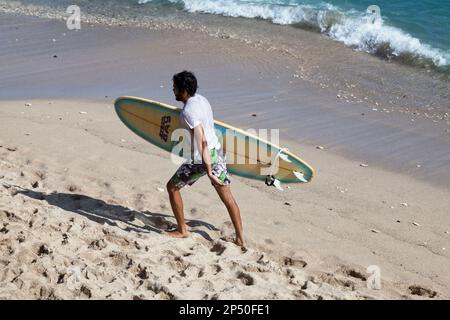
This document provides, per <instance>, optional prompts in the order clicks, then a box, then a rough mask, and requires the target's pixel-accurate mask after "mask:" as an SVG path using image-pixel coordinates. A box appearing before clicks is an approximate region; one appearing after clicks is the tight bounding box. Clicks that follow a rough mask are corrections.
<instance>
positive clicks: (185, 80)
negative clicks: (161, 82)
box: [172, 70, 198, 97]
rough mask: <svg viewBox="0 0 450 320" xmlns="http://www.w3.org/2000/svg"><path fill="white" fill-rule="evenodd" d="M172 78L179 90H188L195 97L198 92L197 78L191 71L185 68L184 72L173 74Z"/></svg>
mask: <svg viewBox="0 0 450 320" xmlns="http://www.w3.org/2000/svg"><path fill="white" fill-rule="evenodd" d="M172 80H173V83H174V84H175V86H176V87H177V88H178V90H180V91H183V90H186V91H187V93H188V94H189V95H190V96H191V97H193V96H194V95H195V93H196V92H197V88H198V85H197V78H196V77H195V76H194V74H193V73H192V72H190V71H186V70H185V71H183V72H180V73H177V74H175V75H174V76H173V79H172Z"/></svg>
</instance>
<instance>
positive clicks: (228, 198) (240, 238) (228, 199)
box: [215, 185, 244, 246]
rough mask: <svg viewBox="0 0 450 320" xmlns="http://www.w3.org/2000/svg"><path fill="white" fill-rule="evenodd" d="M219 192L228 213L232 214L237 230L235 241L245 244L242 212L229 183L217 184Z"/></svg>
mask: <svg viewBox="0 0 450 320" xmlns="http://www.w3.org/2000/svg"><path fill="white" fill-rule="evenodd" d="M215 188H216V191H217V194H218V195H219V197H220V199H221V200H222V202H223V203H224V204H225V207H227V210H228V214H229V215H230V218H231V221H232V222H233V225H234V229H235V230H236V239H235V243H236V244H237V245H238V246H243V245H244V231H243V229H242V220H241V212H240V210H239V207H238V205H237V203H236V200H234V197H233V194H232V193H231V189H230V186H229V185H222V186H215Z"/></svg>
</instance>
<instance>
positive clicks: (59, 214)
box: [0, 100, 450, 299]
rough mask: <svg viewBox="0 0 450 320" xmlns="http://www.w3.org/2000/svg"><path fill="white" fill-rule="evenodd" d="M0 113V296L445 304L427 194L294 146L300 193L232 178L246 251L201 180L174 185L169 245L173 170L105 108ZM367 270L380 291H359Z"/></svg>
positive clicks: (436, 216)
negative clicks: (175, 233)
mask: <svg viewBox="0 0 450 320" xmlns="http://www.w3.org/2000/svg"><path fill="white" fill-rule="evenodd" d="M25 103H31V106H25ZM86 106H89V109H88V111H87V113H86V114H85V113H83V112H84V111H85V110H87V109H86ZM0 108H1V109H0V110H1V113H0V116H1V119H2V127H1V129H0V134H1V137H2V141H1V143H0V145H1V148H0V156H1V163H0V166H1V175H0V177H1V183H2V185H1V186H0V195H1V198H2V200H1V207H0V213H1V224H2V225H0V227H1V228H2V229H1V231H0V237H1V238H0V239H1V240H0V245H1V246H0V250H1V257H2V258H1V275H0V281H1V297H2V298H96V299H103V298H133V297H140V298H158V299H159V298H194V299H201V298H219V299H226V298H231V299H242V298H244V299H245V298H248V299H279V298H287V299H292V298H294V299H297V298H300V299H301V298H314V299H315V298H320V297H322V298H325V299H326V298H336V299H362V298H400V297H421V298H423V297H429V296H430V297H434V298H436V297H438V298H445V297H448V294H449V293H448V283H449V281H450V279H449V275H448V273H447V272H446V270H448V267H449V266H448V264H449V263H448V253H447V251H445V250H443V248H444V247H445V246H446V245H447V244H448V238H449V235H448V233H445V231H448V228H447V227H448V225H446V223H447V221H448V220H447V217H446V216H445V214H446V208H448V206H449V200H448V197H446V193H445V192H443V191H441V190H439V189H433V188H432V187H429V186H425V185H423V184H420V183H418V182H416V181H413V180H411V179H408V178H407V177H403V176H395V175H392V174H389V173H386V172H383V171H380V170H378V169H374V168H370V167H368V168H364V167H360V166H359V164H358V163H357V162H351V161H348V160H345V159H343V158H339V157H337V156H334V155H332V154H331V153H327V152H326V150H318V149H313V148H307V147H305V148H303V150H304V155H305V156H306V157H307V158H315V159H318V160H317V163H320V165H319V166H318V168H317V169H318V177H317V178H316V180H315V181H314V182H313V183H311V184H309V185H306V186H292V187H291V188H289V189H286V191H285V192H284V193H279V192H278V191H275V190H272V189H267V188H265V187H264V186H263V185H261V183H257V182H250V181H248V180H245V179H241V178H238V177H234V179H233V191H234V193H235V195H236V199H237V201H238V203H239V204H240V206H241V210H242V215H243V221H244V226H245V231H246V236H247V243H248V244H247V247H248V250H247V251H246V252H242V251H241V250H240V249H239V248H238V247H237V246H235V245H234V244H232V243H230V242H228V241H227V240H229V239H230V237H231V236H232V234H233V229H232V228H231V224H230V222H229V221H228V217H227V213H226V210H225V208H224V207H223V205H222V204H221V203H220V201H219V200H218V198H217V196H216V195H215V194H214V191H213V190H212V188H211V187H210V186H209V184H208V182H207V181H206V180H201V181H199V182H198V183H197V184H196V185H195V186H193V187H191V188H189V189H186V190H184V191H183V195H184V197H185V203H186V208H185V210H186V216H187V218H188V219H189V220H188V221H189V222H188V225H189V226H190V228H191V233H192V236H191V237H190V238H188V239H184V240H175V239H170V238H168V237H167V236H164V235H163V234H161V230H164V229H165V228H167V227H168V226H170V225H171V224H173V223H174V222H175V220H174V219H173V218H172V216H171V211H170V205H169V202H168V199H167V195H166V193H165V192H162V191H164V190H163V188H164V185H165V182H166V181H167V180H168V179H169V178H170V176H171V174H172V173H173V171H174V170H175V169H176V167H175V166H174V165H173V164H172V163H171V161H170V158H169V155H168V154H165V153H163V152H162V151H160V150H159V149H157V148H156V147H153V146H151V145H149V144H148V143H146V142H145V141H141V140H140V138H138V137H135V136H133V134H132V133H131V132H129V131H128V129H126V128H125V127H124V126H123V125H122V124H121V123H120V121H119V120H118V119H117V118H116V116H115V114H114V112H113V109H112V105H111V103H109V102H108V103H105V102H95V101H70V100H52V101H45V100H36V101H27V102H25V101H4V102H2V103H1V104H0ZM80 112H81V113H80ZM291 148H295V147H293V146H291ZM294 150H295V149H294ZM352 171H357V172H358V175H357V176H355V177H354V178H352V179H347V180H346V179H344V178H345V176H346V175H347V174H348V172H352ZM161 190H162V191H161ZM437 199H439V201H437ZM401 203H407V204H408V205H407V206H402V205H401ZM391 206H392V207H393V208H391ZM397 221H399V222H397ZM414 222H417V223H418V224H419V225H414V224H413V223H414ZM446 228H447V229H446ZM370 265H377V266H379V268H380V270H381V278H382V290H369V289H367V288H366V281H365V279H366V277H367V276H368V274H367V273H366V268H367V267H368V266H370ZM77 272H79V275H78V273H77ZM77 277H79V279H78V278H77ZM77 279H78V280H79V281H77ZM415 286H418V287H420V288H423V289H420V290H419V289H415ZM417 292H418V293H420V294H421V295H420V296H414V295H412V293H417ZM435 292H436V293H435ZM435 294H436V296H435Z"/></svg>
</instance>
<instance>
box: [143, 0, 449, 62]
mask: <svg viewBox="0 0 450 320" xmlns="http://www.w3.org/2000/svg"><path fill="white" fill-rule="evenodd" d="M136 1H138V3H139V4H142V5H146V4H149V3H152V4H153V5H160V6H167V5H173V6H177V7H178V8H182V9H183V10H185V11H187V12H203V13H210V14H218V15H224V16H230V17H245V18H249V19H266V20H269V21H271V22H273V23H276V24H285V25H294V26H297V27H305V28H309V29H314V30H317V31H318V32H322V33H324V34H326V35H327V36H329V37H330V38H331V39H333V40H336V41H340V42H343V43H344V44H345V45H347V46H349V47H352V48H354V49H356V50H361V51H366V52H370V53H373V54H376V55H378V56H382V57H386V58H396V59H399V60H403V61H405V62H407V63H409V64H422V65H423V64H427V63H428V64H431V65H434V66H436V67H438V68H443V69H448V68H449V66H450V0H421V1H413V0H396V1H388V0H326V1H320V0H319V1H315V0H136Z"/></svg>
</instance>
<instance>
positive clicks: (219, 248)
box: [210, 242, 227, 256]
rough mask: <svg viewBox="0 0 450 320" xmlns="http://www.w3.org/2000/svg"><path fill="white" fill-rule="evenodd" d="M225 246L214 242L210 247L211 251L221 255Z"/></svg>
mask: <svg viewBox="0 0 450 320" xmlns="http://www.w3.org/2000/svg"><path fill="white" fill-rule="evenodd" d="M226 249H227V248H226V247H225V246H224V245H223V244H222V243H220V242H216V243H215V244H214V245H213V247H212V248H211V250H210V251H211V252H215V253H216V254H217V255H218V256H220V255H222V254H223V253H224V252H225V250H226Z"/></svg>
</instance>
